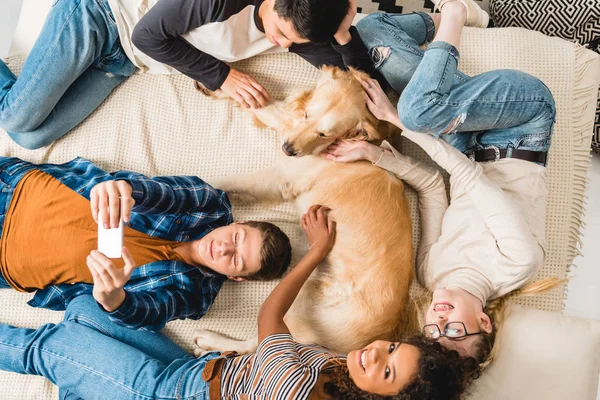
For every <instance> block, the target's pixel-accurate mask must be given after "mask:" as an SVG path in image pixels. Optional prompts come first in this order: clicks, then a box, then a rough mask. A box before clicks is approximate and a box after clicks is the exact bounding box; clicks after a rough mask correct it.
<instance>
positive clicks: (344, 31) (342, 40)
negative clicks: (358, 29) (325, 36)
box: [333, 0, 357, 46]
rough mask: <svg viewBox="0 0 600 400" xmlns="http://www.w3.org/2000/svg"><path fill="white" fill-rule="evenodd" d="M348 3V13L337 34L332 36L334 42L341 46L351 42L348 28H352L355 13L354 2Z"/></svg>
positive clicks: (352, 0)
mask: <svg viewBox="0 0 600 400" xmlns="http://www.w3.org/2000/svg"><path fill="white" fill-rule="evenodd" d="M349 3H350V7H349V8H348V13H347V14H346V16H345V17H344V19H343V20H342V23H341V24H340V26H339V27H338V30H337V32H335V34H334V35H333V38H334V39H335V41H336V42H338V44H340V45H342V46H343V45H345V44H348V43H349V42H350V41H351V40H352V35H351V34H350V27H351V26H352V21H353V20H354V17H355V16H356V12H357V6H356V0H350V1H349Z"/></svg>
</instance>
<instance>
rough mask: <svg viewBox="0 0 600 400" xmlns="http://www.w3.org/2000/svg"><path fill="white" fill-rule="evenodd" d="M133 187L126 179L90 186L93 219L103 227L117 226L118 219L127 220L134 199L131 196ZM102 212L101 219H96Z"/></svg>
mask: <svg viewBox="0 0 600 400" xmlns="http://www.w3.org/2000/svg"><path fill="white" fill-rule="evenodd" d="M132 193H133V188H132V187H131V185H130V184H129V183H127V182H126V181H106V182H101V183H99V184H97V185H96V186H94V187H93V188H92V191H91V193H90V205H91V207H92V216H93V217H94V221H96V223H98V224H102V225H103V226H104V228H106V229H108V228H118V227H119V221H120V220H121V219H123V222H129V220H130V219H131V209H132V208H133V206H134V204H135V200H134V199H133V197H132V196H131V194H132ZM98 212H102V214H101V215H102V221H98Z"/></svg>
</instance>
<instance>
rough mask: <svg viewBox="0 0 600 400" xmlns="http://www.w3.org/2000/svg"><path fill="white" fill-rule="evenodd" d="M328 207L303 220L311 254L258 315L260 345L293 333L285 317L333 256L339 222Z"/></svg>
mask: <svg viewBox="0 0 600 400" xmlns="http://www.w3.org/2000/svg"><path fill="white" fill-rule="evenodd" d="M327 211H328V209H326V208H325V207H322V206H319V205H314V206H312V207H311V208H310V209H309V210H308V211H307V212H306V214H304V215H303V216H302V228H303V229H304V232H306V235H307V237H308V244H309V250H308V253H306V255H305V256H304V258H302V260H301V261H300V262H299V263H298V264H297V265H296V266H295V267H294V268H293V269H292V270H291V271H290V272H289V273H288V274H287V275H286V276H285V278H283V279H282V280H281V282H279V284H278V285H277V286H276V287H275V289H273V291H272V292H271V294H270V295H269V297H268V298H267V299H266V300H265V302H264V303H263V305H262V307H261V308H260V311H259V313H258V342H259V343H261V342H262V341H263V340H264V339H265V338H267V337H268V336H270V335H273V334H276V333H289V329H288V327H287V326H286V325H285V322H283V317H284V316H285V314H286V313H287V312H288V310H289V309H290V307H291V305H292V303H293V302H294V300H295V299H296V296H298V293H299V292H300V289H301V288H302V286H303V285H304V282H306V280H307V279H308V277H309V276H310V274H311V273H312V272H313V271H314V270H315V268H316V267H317V265H319V263H320V262H321V261H323V259H324V258H325V256H326V255H327V253H329V250H330V249H331V247H332V246H333V241H334V238H335V222H334V221H333V220H332V219H331V218H329V217H328V216H327Z"/></svg>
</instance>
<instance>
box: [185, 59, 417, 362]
mask: <svg viewBox="0 0 600 400" xmlns="http://www.w3.org/2000/svg"><path fill="white" fill-rule="evenodd" d="M361 74H362V72H358V71H355V70H350V71H348V72H344V71H341V70H339V69H337V68H325V69H324V71H323V74H322V77H321V79H320V80H319V81H318V83H317V85H316V87H315V88H314V89H313V90H310V91H303V92H300V93H297V94H295V95H293V96H290V97H289V98H288V99H287V100H286V101H284V102H279V103H274V104H272V105H270V106H268V107H265V108H263V109H260V110H257V111H255V112H254V113H255V117H256V118H257V119H258V121H260V123H262V124H263V125H265V126H267V127H270V128H272V129H275V130H276V131H278V132H279V133H280V135H282V136H283V137H284V139H285V142H286V144H284V148H286V149H287V150H288V151H287V153H289V150H290V149H291V150H292V151H293V153H294V154H296V157H284V156H283V155H282V156H281V158H280V159H279V160H278V161H277V163H276V165H275V166H274V167H272V168H270V169H268V170H266V171H260V172H258V173H253V174H248V175H247V176H242V177H240V176H239V175H238V176H233V177H227V178H222V179H219V180H217V181H215V182H214V184H215V186H216V187H219V188H220V189H223V190H225V191H227V192H228V193H229V194H230V195H232V196H238V197H241V198H242V199H243V200H244V201H248V200H259V201H265V200H269V201H282V200H295V201H296V205H297V207H298V211H299V212H301V213H302V212H305V211H306V210H307V209H308V207H310V206H311V205H313V204H321V205H324V206H327V207H330V208H331V210H332V211H331V213H330V215H331V216H332V218H333V219H334V220H335V221H337V235H336V240H335V244H334V246H333V248H332V250H331V252H330V253H329V255H328V256H327V258H326V260H325V262H324V263H323V264H322V265H320V266H319V268H318V269H317V270H316V271H315V273H313V275H312V276H311V278H310V279H309V280H308V281H307V282H306V284H305V285H304V287H303V288H302V291H301V292H300V294H299V295H298V298H297V299H296V301H295V302H294V304H293V306H292V308H291V309H290V311H289V312H288V314H287V315H286V320H285V322H286V324H287V325H288V327H289V328H290V331H291V332H292V335H293V336H294V338H295V339H296V340H298V341H300V342H303V343H318V344H320V345H323V346H326V347H328V348H330V349H332V350H336V351H340V352H344V353H345V352H349V351H350V350H353V349H359V348H362V347H363V346H365V345H366V344H368V343H370V342H372V341H373V340H376V339H392V338H394V337H395V336H396V335H397V334H398V333H400V332H401V331H404V330H405V329H406V328H408V327H407V324H408V323H409V322H408V320H407V312H406V310H407V309H408V308H409V307H408V302H409V287H410V283H411V281H412V276H413V257H412V255H413V247H412V231H411V220H410V214H409V207H408V202H407V200H406V198H405V196H404V193H403V184H402V182H401V181H399V180H398V179H396V178H395V177H394V176H392V175H391V174H389V173H387V172H386V171H384V170H382V169H380V168H378V167H375V166H373V165H371V164H370V163H369V162H364V161H362V162H355V163H347V164H346V163H339V164H338V163H334V162H331V161H327V160H325V159H323V158H320V157H318V156H316V155H315V154H318V153H320V152H321V151H322V150H323V149H325V148H326V147H327V146H328V145H329V144H331V143H333V142H334V141H335V140H336V139H355V140H370V141H380V140H381V139H384V138H386V137H388V136H389V135H390V134H391V129H390V127H389V126H388V125H387V124H384V123H382V122H380V121H378V120H377V119H376V118H375V117H374V116H373V115H372V114H371V113H370V112H369V111H368V109H367V107H366V103H365V99H364V95H363V90H362V87H361V86H360V83H359V81H358V79H357V78H360V76H361ZM284 151H285V150H284ZM299 156H303V157H299ZM195 341H196V344H197V345H198V346H199V347H201V348H203V349H206V350H212V349H218V350H237V351H239V352H242V353H247V352H251V351H253V350H254V348H255V347H256V339H251V340H250V341H248V342H235V341H231V340H229V339H226V338H223V337H221V336H220V335H217V334H214V333H211V332H206V331H202V332H197V335H196V338H195Z"/></svg>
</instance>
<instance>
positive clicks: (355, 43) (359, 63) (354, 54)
mask: <svg viewBox="0 0 600 400" xmlns="http://www.w3.org/2000/svg"><path fill="white" fill-rule="evenodd" d="M349 35H350V36H351V40H350V41H349V42H348V43H346V44H343V45H342V44H339V43H338V42H337V41H336V40H335V39H332V40H331V41H330V42H325V43H302V44H293V45H292V46H291V47H290V52H291V53H295V54H298V55H299V56H300V57H302V58H303V59H304V60H306V61H308V62H309V63H311V64H312V65H314V66H315V67H317V68H321V67H322V66H324V65H330V66H333V67H338V68H341V69H343V70H346V69H348V67H353V68H355V69H359V70H361V71H364V72H366V73H368V74H369V76H371V77H374V78H375V79H377V80H378V81H379V82H380V84H381V85H384V86H386V85H387V83H386V81H385V79H384V78H383V77H382V76H381V74H380V73H379V72H378V71H377V70H376V69H375V67H373V61H371V58H370V57H369V53H368V51H367V48H366V47H365V45H364V44H363V42H362V39H361V38H360V35H359V33H358V31H357V30H356V28H355V27H354V26H352V27H350V29H349Z"/></svg>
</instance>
